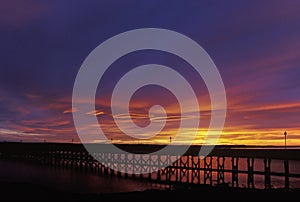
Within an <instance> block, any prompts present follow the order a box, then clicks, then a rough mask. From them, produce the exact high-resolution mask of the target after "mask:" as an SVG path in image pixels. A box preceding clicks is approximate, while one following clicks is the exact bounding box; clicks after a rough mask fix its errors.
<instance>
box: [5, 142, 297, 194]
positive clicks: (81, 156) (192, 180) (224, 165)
mask: <svg viewBox="0 0 300 202" xmlns="http://www.w3.org/2000/svg"><path fill="white" fill-rule="evenodd" d="M96 146H101V152H98V153H93V154H92V155H90V154H89V153H88V152H87V151H86V150H85V148H84V147H83V145H80V144H58V143H0V159H15V160H29V161H34V162H38V163H42V164H44V165H49V166H55V167H63V168H69V169H80V170H89V171H93V172H97V173H99V175H112V176H117V177H125V178H128V177H131V178H140V179H142V180H146V181H151V182H156V183H162V184H167V185H174V186H177V185H178V186H182V185H184V186H189V185H199V184H206V185H212V186H214V185H219V186H220V185H227V186H229V185H228V184H227V183H226V179H225V178H226V177H227V178H228V176H229V177H230V178H231V179H230V182H229V184H230V186H231V187H240V176H241V175H244V176H246V179H247V183H246V186H247V188H250V189H253V188H255V177H256V176H263V177H264V188H265V189H271V188H272V187H273V184H272V183H273V182H272V177H280V178H282V179H283V182H284V183H283V184H284V188H285V189H290V179H291V178H298V179H300V170H298V171H297V173H291V172H290V162H291V161H296V162H299V164H300V150H298V149H286V150H285V149H276V148H275V149H274V148H273V149H271V148H270V149H268V148H266V149H262V150H258V149H251V148H247V149H246V148H229V147H215V149H214V150H213V151H212V152H211V153H210V155H209V156H207V157H205V158H203V159H200V158H199V157H198V153H199V150H200V148H201V147H200V146H192V147H190V149H189V150H188V151H187V152H186V153H185V154H184V155H183V156H181V157H180V156H178V154H177V153H176V151H177V149H176V147H180V146H174V149H172V151H173V152H172V153H169V152H168V154H162V155H152V154H148V153H150V152H153V151H158V150H159V149H161V148H163V147H164V145H117V146H118V147H120V148H121V149H123V150H125V151H128V152H132V153H131V154H127V153H125V152H124V153H112V152H111V151H109V147H108V146H107V145H105V144H104V145H96ZM106 148H107V149H106ZM177 158H178V160H176V161H175V162H174V163H172V164H171V165H169V162H172V161H174V159H177ZM96 159H97V160H98V161H97V160H96ZM273 161H276V162H277V164H278V163H279V164H282V168H283V169H282V171H274V169H273V168H272V165H273V164H272V162H273ZM241 162H243V166H242V167H243V168H241ZM258 162H259V163H258ZM104 164H106V165H109V166H104ZM164 165H166V167H165V168H162V169H160V170H158V171H155V172H148V173H147V171H149V168H150V169H151V170H157V168H158V167H161V166H164ZM257 166H258V167H257ZM112 168H113V169H112ZM116 170H118V171H116ZM128 173H130V174H128ZM141 173H142V174H141ZM227 182H228V179H227ZM297 188H300V187H297Z"/></svg>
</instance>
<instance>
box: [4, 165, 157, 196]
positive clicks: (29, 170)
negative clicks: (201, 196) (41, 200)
mask: <svg viewBox="0 0 300 202" xmlns="http://www.w3.org/2000/svg"><path fill="white" fill-rule="evenodd" d="M0 181H2V182H5V181H6V182H8V181H9V182H22V183H31V184H42V185H46V186H49V187H55V188H57V189H58V190H62V191H68V192H74V193H75V192H76V193H113V192H130V191H143V190H146V189H150V188H151V189H157V188H159V187H155V185H153V184H150V183H146V182H141V181H138V180H132V179H123V178H117V177H110V176H99V175H97V174H96V173H90V172H80V171H76V170H71V169H63V168H54V167H47V166H42V165H37V164H31V163H26V162H16V161H3V160H0Z"/></svg>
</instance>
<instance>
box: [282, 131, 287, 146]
mask: <svg viewBox="0 0 300 202" xmlns="http://www.w3.org/2000/svg"><path fill="white" fill-rule="evenodd" d="M283 134H284V148H285V149H286V135H287V132H286V131H284V133H283Z"/></svg>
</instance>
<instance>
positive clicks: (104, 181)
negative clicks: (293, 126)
mask: <svg viewBox="0 0 300 202" xmlns="http://www.w3.org/2000/svg"><path fill="white" fill-rule="evenodd" d="M239 165H240V166H239V169H241V170H243V169H244V170H246V167H247V164H246V159H240V164H239ZM213 167H215V165H213ZM226 168H230V159H227V160H226V163H225V169H226ZM263 169H264V163H263V160H256V161H255V166H254V170H257V171H263ZM283 170H284V167H283V162H282V161H279V160H273V161H272V163H271V171H272V172H283ZM299 172H300V162H299V161H290V173H299ZM153 174H154V175H155V173H153ZM190 175H191V173H190ZM216 177H217V176H216V173H213V179H216ZM201 178H202V179H201V180H203V177H202V176H201ZM271 181H272V187H273V188H283V187H284V177H274V176H272V177H271ZM0 182H10V183H24V184H35V185H43V186H48V187H49V188H55V189H58V190H61V191H65V192H73V193H95V194H99V193H116V192H133V191H144V190H147V189H165V188H164V187H163V186H162V185H158V184H153V183H150V182H144V181H140V180H138V179H135V180H134V179H130V178H128V179H125V178H117V177H111V176H103V175H98V174H97V173H92V172H84V171H79V170H72V169H66V168H54V167H51V166H43V165H39V164H33V163H29V162H18V161H12V160H9V161H8V160H0ZM225 182H226V183H228V184H229V185H230V183H231V173H225ZM201 184H202V182H201ZM213 184H215V183H213ZM254 185H255V187H256V188H258V189H263V188H264V176H263V175H256V176H255V177H254ZM246 186H247V175H246V174H240V175H239V187H246ZM290 188H300V179H299V178H290Z"/></svg>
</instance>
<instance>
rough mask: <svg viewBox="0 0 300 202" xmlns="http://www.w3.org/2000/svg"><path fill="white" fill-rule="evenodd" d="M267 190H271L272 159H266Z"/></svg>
mask: <svg viewBox="0 0 300 202" xmlns="http://www.w3.org/2000/svg"><path fill="white" fill-rule="evenodd" d="M264 164H265V189H270V188H271V175H270V174H271V159H269V158H265V160H264Z"/></svg>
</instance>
